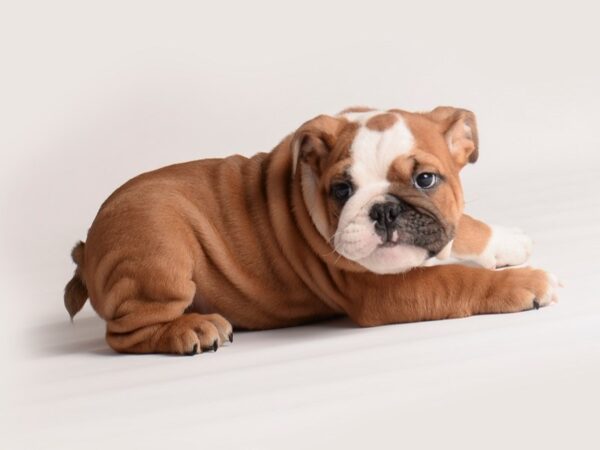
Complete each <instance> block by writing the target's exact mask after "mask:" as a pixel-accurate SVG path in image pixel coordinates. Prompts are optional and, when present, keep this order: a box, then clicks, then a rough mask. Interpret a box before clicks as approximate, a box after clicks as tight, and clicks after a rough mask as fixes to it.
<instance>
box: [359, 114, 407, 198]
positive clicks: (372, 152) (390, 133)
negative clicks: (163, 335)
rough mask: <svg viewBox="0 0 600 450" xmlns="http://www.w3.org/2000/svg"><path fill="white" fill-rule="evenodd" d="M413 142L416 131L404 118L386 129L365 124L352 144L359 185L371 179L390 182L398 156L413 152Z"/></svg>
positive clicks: (377, 181)
mask: <svg viewBox="0 0 600 450" xmlns="http://www.w3.org/2000/svg"><path fill="white" fill-rule="evenodd" d="M378 114H380V113H378ZM374 115H377V114H374ZM413 146H414V138H413V135H412V133H411V132H410V130H409V129H408V127H407V126H406V124H405V123H404V121H403V120H402V119H401V118H398V120H397V121H396V123H394V125H392V126H391V127H390V128H388V129H386V130H384V131H376V130H371V129H369V128H367V127H366V126H364V125H363V126H361V127H360V128H359V129H358V131H357V133H356V136H355V138H354V141H353V142H352V146H351V147H350V156H351V158H352V166H351V167H350V175H351V176H352V180H353V181H354V183H355V185H356V186H357V187H358V188H361V187H363V186H368V185H369V184H371V183H380V182H386V183H388V181H387V174H388V171H389V170H390V166H391V165H392V163H393V162H394V160H395V159H396V158H398V157H399V156H402V155H406V154H408V153H410V151H411V150H412V148H413ZM388 184H389V183H388Z"/></svg>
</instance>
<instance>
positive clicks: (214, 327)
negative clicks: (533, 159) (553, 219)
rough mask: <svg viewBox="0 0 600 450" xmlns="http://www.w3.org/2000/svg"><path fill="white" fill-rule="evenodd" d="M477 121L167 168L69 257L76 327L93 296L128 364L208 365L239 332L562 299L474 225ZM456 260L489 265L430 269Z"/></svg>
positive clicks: (413, 123) (311, 138)
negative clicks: (467, 187)
mask: <svg viewBox="0 0 600 450" xmlns="http://www.w3.org/2000/svg"><path fill="white" fill-rule="evenodd" d="M477 155H478V141H477V126H476V122H475V116H474V115H473V113H472V112H470V111H466V110H463V109H456V108H451V107H439V108H436V109H435V110H433V111H431V112H428V113H410V112H406V111H402V110H389V111H376V110H372V109H367V108H354V109H348V110H345V111H343V112H341V113H340V114H338V115H336V116H327V115H321V116H318V117H316V118H314V119H312V120H310V121H308V122H306V123H305V124H303V125H302V126H301V127H300V128H299V129H298V130H297V131H296V132H294V133H292V134H291V135H289V136H287V137H286V138H285V139H284V140H283V141H282V142H281V143H280V144H279V145H277V146H276V147H275V149H274V150H273V151H271V152H270V153H260V154H257V155H255V156H253V157H252V158H245V157H242V156H239V155H235V156H231V157H228V158H225V159H206V160H200V161H193V162H189V163H184V164H177V165H173V166H169V167H165V168H162V169H159V170H156V171H154V172H149V173H145V174H143V175H140V176H138V177H136V178H134V179H132V180H130V181H129V182H127V183H126V184H125V185H123V186H122V187H120V188H119V189H117V190H116V191H115V192H114V193H113V194H112V195H111V196H110V197H109V198H108V199H107V200H106V201H105V202H104V204H103V205H102V207H101V208H100V210H99V212H98V215H97V217H96V219H95V220H94V222H93V224H92V226H91V228H90V230H89V232H88V236H87V242H86V243H85V244H84V243H82V242H80V243H79V244H78V245H76V247H75V248H74V250H73V254H72V256H73V259H74V261H75V263H76V264H77V269H76V270H75V275H74V276H73V278H72V279H71V281H70V282H69V283H68V284H67V286H66V288H65V305H66V308H67V310H68V312H69V314H70V315H71V317H73V316H74V315H75V314H76V313H77V312H78V311H79V310H80V309H81V308H82V306H83V305H84V303H85V301H86V299H87V298H88V296H89V298H90V300H91V303H92V306H93V307H94V309H95V310H96V312H97V313H98V314H99V315H100V316H101V317H102V318H103V319H104V320H105V321H106V340H107V342H108V344H109V345H110V346H111V347H112V348H113V349H114V350H116V351H118V352H129V353H153V352H158V353H176V354H196V353H199V352H201V351H206V350H217V348H218V347H219V346H221V345H222V344H223V343H224V342H226V341H230V342H231V341H232V339H233V335H232V332H233V329H234V328H236V329H250V330H260V329H267V328H276V327H287V326H291V325H297V324H301V323H305V322H310V321H314V320H319V319H325V318H329V317H334V316H339V315H347V316H349V317H350V318H351V319H352V320H353V321H354V322H355V323H357V324H358V325H360V326H374V325H382V324H390V323H400V322H413V321H420V320H434V319H445V318H450V317H464V316H469V315H472V314H485V313H504V312H515V311H524V310H528V309H532V308H539V307H540V306H545V305H548V304H549V303H551V302H553V301H555V300H556V287H557V283H556V281H555V279H554V278H553V277H551V276H550V275H549V274H547V273H546V272H544V271H541V270H535V269H532V268H513V269H507V270H502V271H496V270H492V269H493V268H495V267H497V266H504V265H513V264H520V263H523V262H525V260H526V259H527V257H528V255H529V252H530V250H531V242H530V240H529V239H528V238H527V237H526V236H524V235H523V234H522V233H521V232H519V231H515V230H513V229H504V228H494V227H489V226H487V225H486V224H484V223H482V222H480V221H478V220H475V219H473V218H471V217H469V216H467V215H464V214H463V193H462V189H461V184H460V181H459V171H460V170H461V168H462V167H463V166H465V165H466V164H467V163H469V162H470V163H473V162H475V161H476V160H477ZM448 256H453V257H455V258H457V259H461V260H471V261H474V262H475V263H478V264H479V265H481V266H483V267H481V268H480V267H469V266H466V265H446V264H444V265H434V266H431V267H423V266H424V265H425V264H427V261H428V260H430V259H431V258H433V257H438V258H439V259H444V258H447V257H448Z"/></svg>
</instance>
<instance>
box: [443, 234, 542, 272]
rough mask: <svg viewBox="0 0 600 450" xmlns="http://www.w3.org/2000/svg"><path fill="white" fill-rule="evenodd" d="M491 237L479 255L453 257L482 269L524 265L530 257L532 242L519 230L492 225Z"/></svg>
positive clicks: (454, 254)
mask: <svg viewBox="0 0 600 450" xmlns="http://www.w3.org/2000/svg"><path fill="white" fill-rule="evenodd" d="M491 228H492V235H491V236H490V240H489V242H488V243H487V245H486V247H485V249H484V250H483V252H481V254H479V255H461V254H456V253H453V256H456V257H457V258H459V259H461V260H467V261H473V262H475V263H477V264H479V265H480V266H482V267H486V268H489V269H493V268H496V267H504V266H517V265H519V264H524V263H525V262H527V260H528V259H529V256H530V255H531V250H532V247H533V242H532V240H531V238H530V237H529V236H527V235H526V234H525V233H524V232H523V231H521V230H520V229H519V228H509V227H503V226H499V225H493V226H492V227H491Z"/></svg>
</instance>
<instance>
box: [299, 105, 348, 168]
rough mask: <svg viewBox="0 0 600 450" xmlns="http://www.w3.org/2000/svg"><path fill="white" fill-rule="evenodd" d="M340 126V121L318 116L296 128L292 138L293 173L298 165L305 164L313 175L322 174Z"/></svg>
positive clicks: (334, 118)
mask: <svg viewBox="0 0 600 450" xmlns="http://www.w3.org/2000/svg"><path fill="white" fill-rule="evenodd" d="M341 126H342V120H341V119H339V118H336V117H331V116H326V115H320V116H317V117H315V118H314V119H311V120H309V121H308V122H305V123H304V124H303V125H302V126H301V127H300V128H298V130H297V131H296V132H295V133H294V136H293V137H292V149H293V152H294V156H293V157H294V171H295V170H296V167H297V166H298V165H299V164H307V165H308V166H310V167H311V168H312V170H314V171H315V173H317V174H320V173H322V171H323V169H324V167H325V162H326V160H327V156H329V153H330V152H331V150H332V149H333V147H334V146H335V143H336V141H337V136H338V134H339V132H340V129H341Z"/></svg>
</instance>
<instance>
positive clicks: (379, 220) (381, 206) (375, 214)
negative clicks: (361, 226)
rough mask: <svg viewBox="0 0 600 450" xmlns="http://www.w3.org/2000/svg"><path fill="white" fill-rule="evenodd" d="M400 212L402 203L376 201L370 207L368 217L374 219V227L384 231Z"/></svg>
mask: <svg viewBox="0 0 600 450" xmlns="http://www.w3.org/2000/svg"><path fill="white" fill-rule="evenodd" d="M401 212H402V205H400V203H398V202H384V203H376V204H374V205H373V206H372V207H371V211H370V212H369V217H370V218H371V219H373V220H374V221H375V228H378V229H379V230H381V231H385V230H387V229H388V227H389V226H390V225H391V224H392V223H394V221H395V220H396V218H397V217H398V216H399V215H400V213H401Z"/></svg>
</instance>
